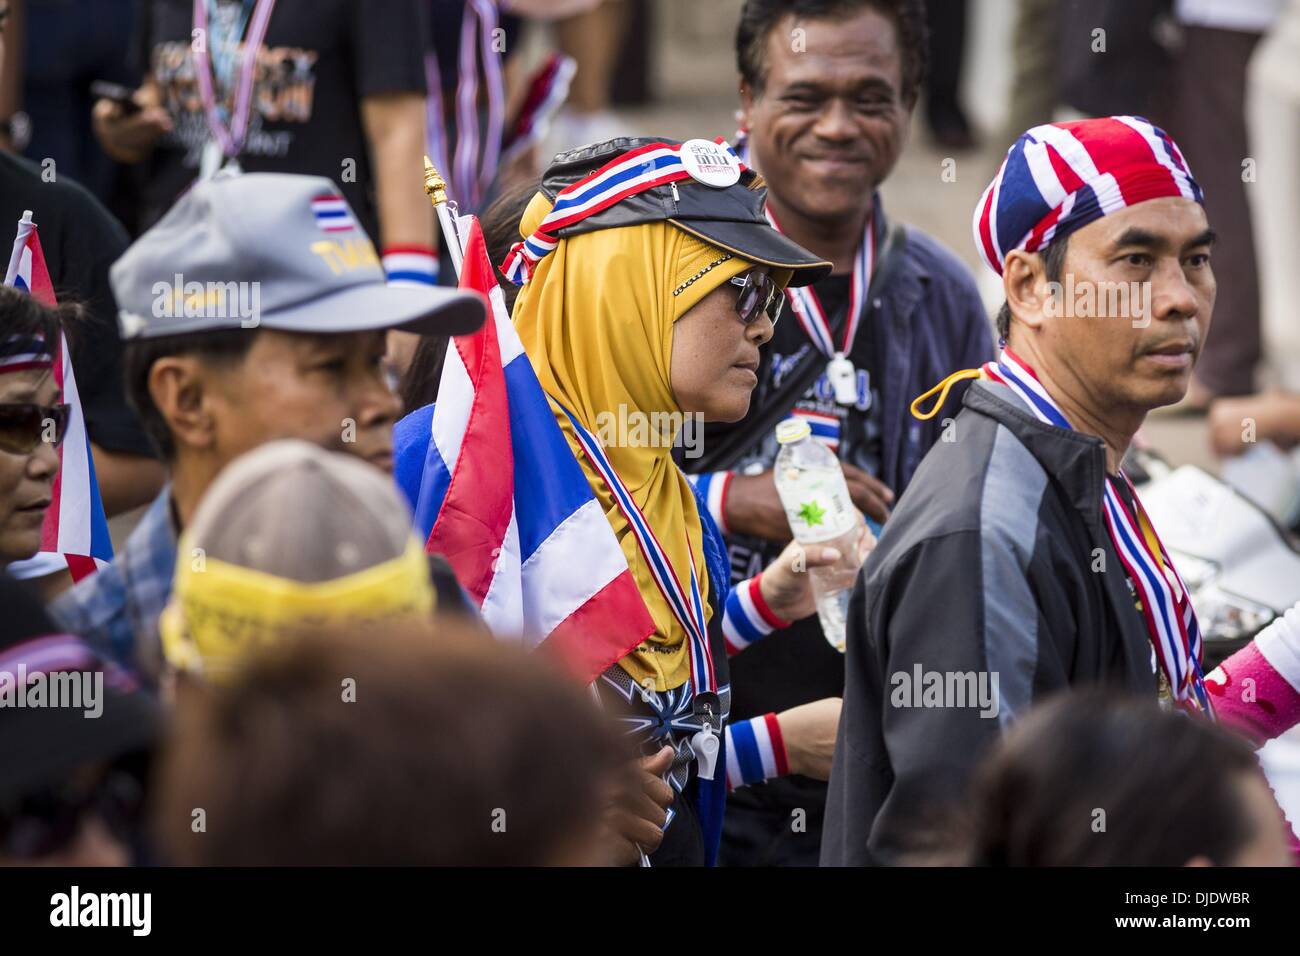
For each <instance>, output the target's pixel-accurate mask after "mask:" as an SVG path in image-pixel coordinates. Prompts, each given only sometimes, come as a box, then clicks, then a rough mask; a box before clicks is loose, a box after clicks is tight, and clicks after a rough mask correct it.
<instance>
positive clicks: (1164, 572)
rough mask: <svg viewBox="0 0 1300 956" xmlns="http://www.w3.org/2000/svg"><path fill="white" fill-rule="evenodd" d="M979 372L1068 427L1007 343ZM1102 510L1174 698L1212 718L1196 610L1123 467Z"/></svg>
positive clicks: (1112, 479) (1044, 418) (1111, 481)
mask: <svg viewBox="0 0 1300 956" xmlns="http://www.w3.org/2000/svg"><path fill="white" fill-rule="evenodd" d="M983 372H984V374H985V375H987V376H988V377H989V378H990V379H992V380H993V381H995V382H1000V383H1002V384H1003V385H1006V386H1007V387H1008V388H1010V389H1011V390H1012V391H1013V392H1015V393H1016V394H1017V395H1018V396H1020V398H1021V400H1023V401H1024V403H1025V404H1026V405H1028V406H1029V408H1030V409H1031V410H1032V411H1033V413H1034V414H1035V415H1036V416H1038V418H1039V420H1041V421H1043V422H1046V423H1047V424H1049V425H1055V426H1056V427H1057V428H1064V429H1067V430H1071V431H1072V430H1073V429H1072V428H1071V426H1070V423H1069V422H1068V421H1066V418H1065V416H1064V415H1063V414H1061V410H1060V409H1059V408H1057V407H1056V403H1055V402H1053V401H1052V399H1051V396H1049V395H1048V394H1047V390H1046V389H1045V388H1043V384H1042V382H1040V381H1039V380H1038V376H1037V375H1035V374H1034V372H1033V370H1032V369H1031V368H1030V367H1029V366H1028V365H1026V364H1025V363H1023V362H1021V361H1020V360H1019V359H1018V358H1016V356H1015V354H1014V353H1012V351H1011V350H1010V349H1003V351H1002V357H1001V360H1000V361H998V362H996V363H995V362H989V363H988V364H986V365H985V366H984V368H983ZM1119 481H1123V482H1125V483H1127V484H1128V489H1129V493H1130V494H1131V495H1132V496H1133V505H1134V512H1135V515H1136V520H1134V518H1135V515H1134V514H1130V513H1129V509H1128V507H1127V506H1126V505H1125V504H1124V500H1123V499H1122V498H1121V497H1120V495H1119V493H1118V492H1117V491H1116V488H1115V485H1116V483H1117V482H1119ZM1103 513H1104V515H1105V519H1106V528H1107V530H1108V531H1109V532H1110V539H1111V541H1112V542H1113V543H1114V545H1115V551H1116V553H1117V554H1118V555H1119V558H1120V561H1121V562H1122V563H1123V565H1124V570H1125V571H1127V572H1128V576H1129V578H1130V579H1131V580H1132V581H1133V584H1134V586H1135V587H1136V588H1137V591H1138V595H1139V596H1140V598H1141V601H1142V616H1143V618H1144V619H1145V620H1146V625H1147V631H1148V633H1149V634H1150V635H1151V645H1152V647H1154V648H1155V652H1156V657H1157V658H1158V659H1159V661H1160V666H1161V668H1162V669H1163V671H1164V674H1165V677H1166V679H1167V680H1168V681H1169V689H1170V692H1171V693H1172V694H1173V697H1174V700H1176V701H1177V702H1178V703H1179V704H1180V705H1182V706H1183V707H1186V708H1188V709H1199V710H1200V711H1201V712H1202V713H1204V714H1205V715H1206V716H1208V717H1210V718H1211V719H1213V718H1214V708H1213V706H1212V705H1211V703H1210V698H1209V695H1208V694H1207V693H1206V691H1205V680H1204V676H1203V675H1202V673H1201V631H1200V626H1199V625H1198V624H1197V621H1196V611H1195V610H1194V609H1193V608H1192V602H1191V599H1190V598H1189V597H1188V594H1187V587H1186V585H1184V584H1183V581H1182V578H1180V577H1179V576H1178V571H1177V570H1176V569H1175V568H1174V562H1173V561H1172V560H1171V559H1170V557H1169V552H1168V551H1166V550H1165V547H1164V545H1163V544H1162V543H1161V542H1160V538H1159V537H1158V536H1157V535H1156V532H1155V528H1154V527H1153V526H1152V524H1151V519H1150V518H1148V517H1147V513H1146V509H1145V508H1143V507H1142V502H1141V501H1139V500H1138V496H1137V491H1136V490H1135V489H1134V488H1133V483H1132V482H1131V481H1129V479H1128V476H1127V475H1125V474H1124V472H1123V471H1120V473H1119V476H1118V477H1110V476H1109V475H1108V476H1107V478H1106V492H1105V495H1104V498H1103Z"/></svg>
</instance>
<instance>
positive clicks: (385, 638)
mask: <svg viewBox="0 0 1300 956" xmlns="http://www.w3.org/2000/svg"><path fill="white" fill-rule="evenodd" d="M476 638H477V639H476ZM624 759H625V756H624V754H623V749H622V747H621V746H620V745H619V743H618V741H617V739H616V738H615V737H614V735H613V732H612V731H611V730H610V728H609V727H608V726H607V725H606V724H605V723H604V718H603V717H602V716H601V715H600V714H599V712H597V711H596V710H595V709H594V707H593V705H592V703H591V701H590V699H589V697H588V696H587V695H586V694H585V693H584V692H583V691H582V690H581V689H580V688H578V687H577V686H575V685H573V684H572V683H570V682H569V681H567V680H566V679H564V678H562V677H560V676H558V674H556V673H553V672H552V671H551V669H550V668H549V666H547V662H546V661H545V659H544V657H543V656H542V655H540V654H533V655H526V654H525V653H523V652H522V651H519V650H517V649H514V648H511V647H508V646H506V645H503V644H499V643H497V642H495V641H492V640H490V639H483V638H481V636H479V635H473V636H467V635H464V634H461V633H459V632H457V631H453V630H450V629H449V628H448V626H447V625H445V624H444V625H442V626H441V627H440V628H439V629H438V630H437V632H436V633H434V632H433V631H432V630H431V629H430V628H429V627H428V626H426V627H424V628H412V629H407V630H396V629H385V628H379V629H371V630H368V631H364V632H362V631H360V630H353V631H351V632H348V633H345V634H339V633H330V632H326V633H321V634H317V635H313V636H311V637H310V638H303V639H302V640H298V641H294V642H291V643H289V644H286V645H277V646H275V647H273V648H269V649H267V650H266V651H264V652H263V653H259V654H258V655H256V656H255V657H254V658H253V659H251V660H250V661H249V663H248V666H247V667H246V668H245V669H244V670H243V671H242V672H241V674H240V676H239V678H238V680H237V681H235V682H232V683H230V684H227V685H202V686H201V685H186V686H185V687H183V688H182V693H181V694H180V699H179V702H178V706H177V712H176V719H175V722H174V726H173V732H172V734H171V736H170V740H169V743H168V746H167V748H166V753H165V757H164V760H163V770H162V774H161V780H160V785H161V798H160V800H159V805H158V814H157V817H156V822H157V825H158V830H159V832H160V834H161V837H162V842H163V845H164V847H165V849H166V850H167V851H168V852H169V854H170V859H171V860H173V861H174V862H176V863H180V864H185V865H216V866H250V865H251V866H259V865H308V866H311V865H355V866H373V865H378V866H384V865H426V866H427V865H438V866H539V865H574V864H585V863H600V862H604V860H603V857H602V854H601V849H600V847H601V842H600V832H599V829H598V827H599V822H600V819H601V810H602V809H603V805H604V799H605V792H606V790H607V789H609V788H610V786H611V783H612V781H613V780H614V775H615V774H616V773H618V772H619V771H620V766H621V764H622V763H623V761H624ZM195 807H202V808H204V810H205V811H206V819H207V832H205V833H195V832H194V831H193V830H192V829H191V820H192V812H193V808H195Z"/></svg>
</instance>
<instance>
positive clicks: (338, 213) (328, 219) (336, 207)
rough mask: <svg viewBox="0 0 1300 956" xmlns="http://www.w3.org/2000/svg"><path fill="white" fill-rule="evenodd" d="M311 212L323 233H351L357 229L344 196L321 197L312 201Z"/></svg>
mask: <svg viewBox="0 0 1300 956" xmlns="http://www.w3.org/2000/svg"><path fill="white" fill-rule="evenodd" d="M311 211H312V215H314V216H315V217H316V226H317V227H318V228H319V229H320V230H321V231H322V232H351V231H352V230H353V229H355V228H356V227H357V221H356V220H355V219H354V218H352V212H351V210H349V209H348V204H347V202H346V201H345V200H344V198H343V197H342V196H319V197H317V198H316V199H313V200H312V201H311Z"/></svg>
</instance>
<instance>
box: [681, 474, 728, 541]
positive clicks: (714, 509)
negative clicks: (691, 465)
mask: <svg viewBox="0 0 1300 956" xmlns="http://www.w3.org/2000/svg"><path fill="white" fill-rule="evenodd" d="M734 477H735V475H734V474H733V473H732V472H730V471H710V472H706V473H705V474H703V475H688V476H687V478H688V479H689V480H690V481H691V483H692V484H693V485H695V487H696V488H697V489H699V492H700V497H701V498H703V499H704V504H705V506H706V507H707V508H708V509H709V517H711V518H712V519H713V522H714V524H716V525H717V526H718V530H719V531H721V532H722V533H723V534H730V533H731V529H730V528H728V527H727V490H728V489H729V488H730V487H731V479H732V478H734Z"/></svg>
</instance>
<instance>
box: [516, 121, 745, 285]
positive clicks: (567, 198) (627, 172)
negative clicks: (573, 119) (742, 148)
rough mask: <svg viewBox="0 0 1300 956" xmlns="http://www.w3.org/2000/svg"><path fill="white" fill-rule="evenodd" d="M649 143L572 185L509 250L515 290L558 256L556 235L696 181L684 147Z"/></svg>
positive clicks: (719, 140)
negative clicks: (646, 195)
mask: <svg viewBox="0 0 1300 956" xmlns="http://www.w3.org/2000/svg"><path fill="white" fill-rule="evenodd" d="M714 142H716V143H717V144H718V146H719V147H720V148H721V149H722V150H723V152H725V153H726V154H727V155H728V156H729V157H730V158H731V159H733V160H735V162H736V164H737V166H738V167H739V169H740V170H741V171H744V170H745V169H746V168H747V167H746V166H745V164H744V163H742V162H741V161H740V157H738V156H737V155H736V153H735V151H734V150H733V149H732V148H731V146H730V145H729V144H728V143H727V142H726V140H724V139H723V138H722V137H718V138H717V139H716V140H714ZM683 145H686V144H678V145H670V144H668V143H647V144H646V145H645V146H638V147H637V148H636V149H631V150H628V151H627V152H626V153H624V154H622V155H621V156H617V157H615V158H614V159H612V160H610V161H609V162H608V163H606V164H605V165H604V166H601V167H600V168H599V169H597V170H596V171H595V172H593V173H591V174H589V175H587V176H584V177H583V178H582V179H579V180H578V181H577V182H575V183H570V184H569V185H568V186H565V187H564V188H563V189H561V190H560V191H559V192H558V193H557V194H556V196H555V204H554V205H553V206H552V207H551V211H550V212H548V213H547V214H546V217H545V218H544V219H542V221H541V223H540V224H539V225H538V227H537V229H536V230H535V231H534V232H533V234H532V235H531V236H529V237H528V238H527V239H524V240H523V241H522V242H517V243H515V244H514V245H513V246H512V247H511V248H510V254H509V255H508V256H506V258H505V261H503V262H502V263H501V272H502V274H503V275H505V277H506V278H507V279H509V280H510V281H511V282H513V283H514V284H515V285H523V284H524V283H525V282H527V281H528V280H529V279H531V278H532V275H533V269H534V268H536V266H537V263H539V262H541V261H542V259H544V258H545V257H546V256H548V255H550V254H551V253H552V252H554V251H555V247H556V246H557V245H559V242H560V239H559V237H558V236H557V235H556V233H557V232H558V231H559V230H560V229H563V228H565V227H566V226H572V225H573V224H574V223H578V222H581V221H582V220H584V219H586V218H588V217H589V216H594V215H595V214H596V213H598V212H601V211H602V210H605V209H608V208H609V207H610V206H612V205H614V204H615V203H617V202H620V201H621V200H624V199H626V198H627V197H628V196H635V195H637V194H638V193H643V192H645V191H646V190H648V189H653V188H654V187H655V186H662V185H665V184H666V183H672V182H677V181H678V180H681V179H691V178H694V177H695V174H694V173H692V172H691V170H690V169H689V168H688V166H687V163H686V162H685V161H684V160H683V158H682V146H683Z"/></svg>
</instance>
